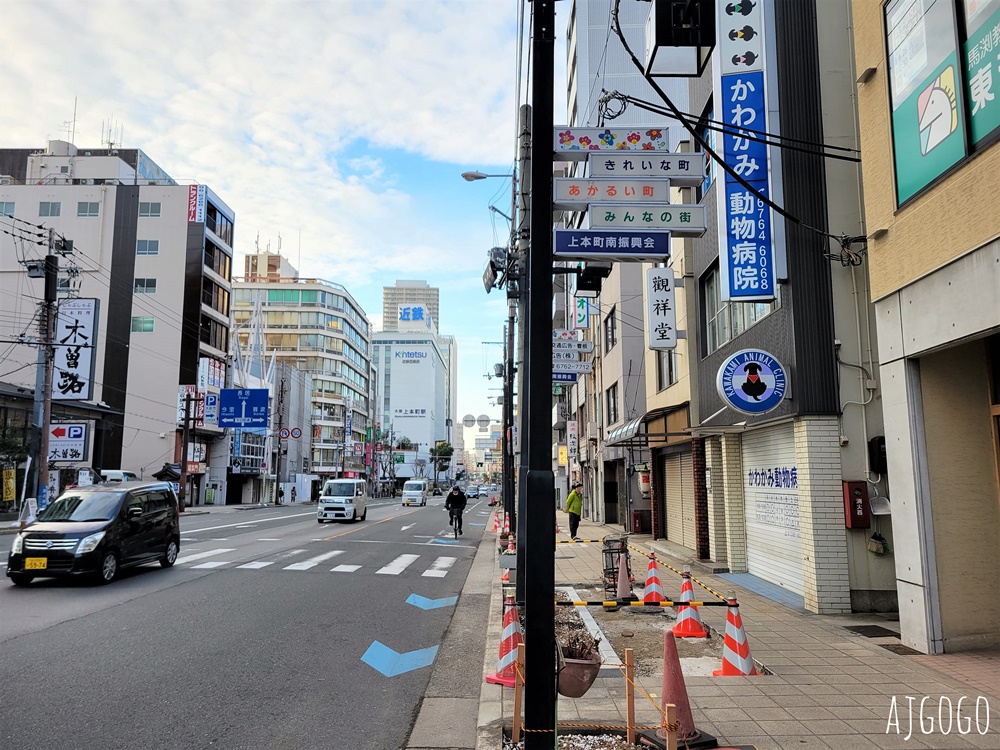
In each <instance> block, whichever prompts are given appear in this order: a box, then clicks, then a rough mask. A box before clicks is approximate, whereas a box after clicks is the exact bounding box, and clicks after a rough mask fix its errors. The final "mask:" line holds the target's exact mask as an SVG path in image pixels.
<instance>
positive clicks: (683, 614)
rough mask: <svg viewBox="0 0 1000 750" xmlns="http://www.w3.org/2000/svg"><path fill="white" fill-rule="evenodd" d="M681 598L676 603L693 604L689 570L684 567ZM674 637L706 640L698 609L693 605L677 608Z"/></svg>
mask: <svg viewBox="0 0 1000 750" xmlns="http://www.w3.org/2000/svg"><path fill="white" fill-rule="evenodd" d="M681 578H682V579H683V581H682V582H681V598H680V599H678V600H677V601H681V602H693V601H694V586H692V585H691V568H689V567H688V566H687V565H685V566H684V572H683V573H681ZM673 633H674V635H676V636H678V637H680V638H708V633H706V632H705V626H704V625H702V624H701V617H700V616H699V615H698V608H697V607H695V606H694V605H691V606H688V605H685V604H681V605H679V606H678V607H677V624H676V625H674V627H673Z"/></svg>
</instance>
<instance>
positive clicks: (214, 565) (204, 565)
mask: <svg viewBox="0 0 1000 750" xmlns="http://www.w3.org/2000/svg"><path fill="white" fill-rule="evenodd" d="M230 564H231V563H230V562H229V561H228V560H213V561H212V562H207V563H201V564H200V565H192V566H191V570H198V569H199V568H221V567H222V566H223V565H230Z"/></svg>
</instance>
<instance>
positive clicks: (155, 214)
mask: <svg viewBox="0 0 1000 750" xmlns="http://www.w3.org/2000/svg"><path fill="white" fill-rule="evenodd" d="M139 216H141V217H143V218H147V219H158V218H160V204H159V203H144V202H140V203H139Z"/></svg>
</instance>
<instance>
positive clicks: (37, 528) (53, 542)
mask: <svg viewBox="0 0 1000 750" xmlns="http://www.w3.org/2000/svg"><path fill="white" fill-rule="evenodd" d="M180 546H181V538H180V515H179V511H178V508H177V497H176V496H175V495H174V491H173V488H172V487H171V486H170V485H169V484H167V483H166V482H142V481H139V482H116V483H114V484H94V485H90V486H88V487H75V488H73V489H71V490H66V491H65V492H64V493H63V494H62V495H60V496H59V497H58V498H57V499H56V500H55V501H54V502H52V503H51V504H50V505H49V506H48V507H47V508H46V509H45V510H43V511H41V512H40V513H39V514H38V519H37V520H36V521H35V522H34V523H31V524H29V525H28V526H27V527H25V528H24V529H23V530H22V531H21V532H20V533H18V534H16V535H15V536H14V543H13V544H12V545H11V548H10V555H9V556H8V557H7V577H8V578H10V580H11V581H12V582H13V583H14V584H15V585H17V586H24V585H26V584H28V583H30V582H31V580H32V579H33V578H42V577H45V578H53V577H62V576H93V577H94V578H95V579H96V580H97V582H98V583H111V582H112V581H113V580H115V578H116V577H117V576H118V571H119V570H121V569H122V568H127V567H130V566H133V565H142V564H144V563H151V562H159V563H160V565H162V566H163V567H164V568H169V567H170V566H171V565H173V564H174V562H176V560H177V553H178V552H179V551H180Z"/></svg>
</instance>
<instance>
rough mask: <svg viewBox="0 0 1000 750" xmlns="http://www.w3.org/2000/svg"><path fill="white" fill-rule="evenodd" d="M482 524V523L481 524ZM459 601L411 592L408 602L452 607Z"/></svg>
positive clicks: (453, 597)
mask: <svg viewBox="0 0 1000 750" xmlns="http://www.w3.org/2000/svg"><path fill="white" fill-rule="evenodd" d="M480 525H482V524H480ZM456 602H458V597H457V596H446V597H445V598H444V599H428V598H427V597H426V596H420V594H410V596H409V598H407V600H406V603H407V604H412V605H413V606H414V607H419V608H420V609H440V608H441V607H451V606H453V605H454V604H455V603H456Z"/></svg>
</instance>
